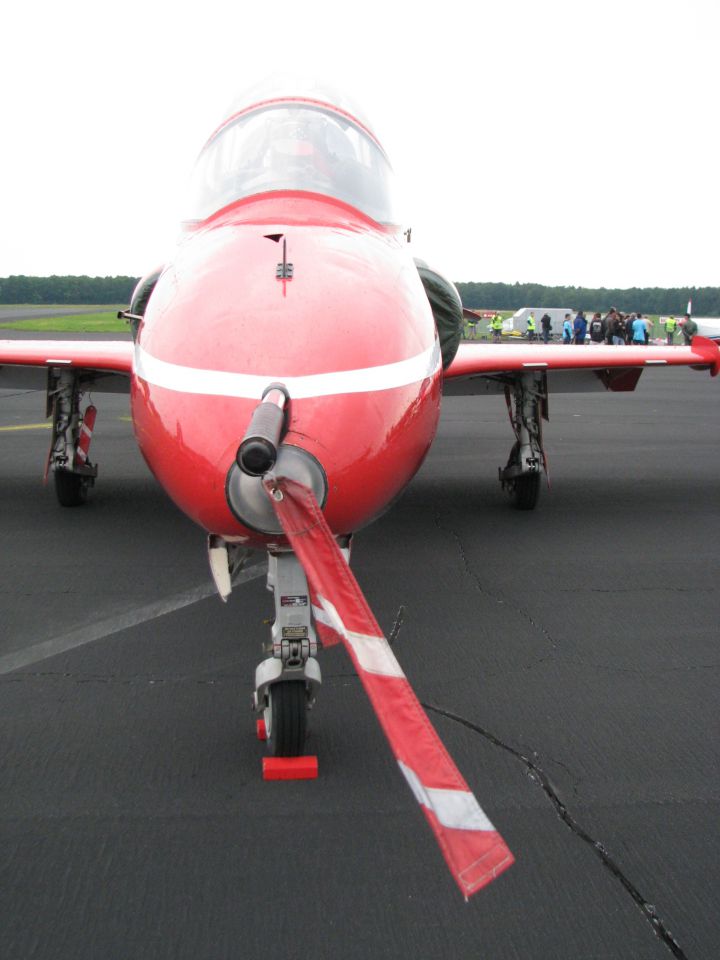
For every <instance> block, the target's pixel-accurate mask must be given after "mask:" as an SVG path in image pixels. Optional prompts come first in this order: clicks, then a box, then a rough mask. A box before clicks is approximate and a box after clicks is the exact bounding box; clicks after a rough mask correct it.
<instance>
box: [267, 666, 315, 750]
mask: <svg viewBox="0 0 720 960" xmlns="http://www.w3.org/2000/svg"><path fill="white" fill-rule="evenodd" d="M265 729H266V731H267V738H268V743H269V745H270V751H271V753H272V754H273V756H275V757H300V756H302V753H303V748H304V746H305V737H306V735H307V694H306V692H305V682H304V681H303V680H281V681H279V682H278V683H273V684H272V686H271V687H270V689H269V690H268V706H267V708H266V710H265Z"/></svg>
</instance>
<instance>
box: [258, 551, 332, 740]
mask: <svg viewBox="0 0 720 960" xmlns="http://www.w3.org/2000/svg"><path fill="white" fill-rule="evenodd" d="M267 586H268V590H270V591H272V593H273V594H274V597H275V620H274V622H273V625H272V630H271V638H270V652H271V653H272V655H271V656H270V657H268V658H267V659H266V660H263V661H262V663H261V664H260V665H259V666H258V668H257V670H256V671H255V688H256V689H255V693H254V695H253V705H254V708H255V710H256V712H257V713H260V714H262V717H263V720H264V722H265V734H266V736H267V740H268V744H269V747H270V752H271V753H272V754H273V756H275V757H299V756H302V754H303V752H304V746H305V738H306V735H307V712H308V710H309V709H310V708H311V707H312V705H313V703H314V702H315V697H316V694H317V691H318V689H319V687H320V684H321V682H322V677H321V673H320V665H319V663H318V662H317V660H316V659H315V657H316V655H317V651H318V646H319V644H318V640H317V637H316V635H315V628H314V626H313V623H312V607H311V602H310V592H309V590H308V585H307V580H306V578H305V573H304V571H303V569H302V567H301V566H300V563H299V562H298V560H297V558H296V557H295V554H294V553H292V552H290V551H287V552H284V553H269V554H268V579H267Z"/></svg>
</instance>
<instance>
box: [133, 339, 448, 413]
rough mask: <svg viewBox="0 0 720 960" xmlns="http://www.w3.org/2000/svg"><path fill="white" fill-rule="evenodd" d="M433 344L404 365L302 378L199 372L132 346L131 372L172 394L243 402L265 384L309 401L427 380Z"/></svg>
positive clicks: (434, 357)
mask: <svg viewBox="0 0 720 960" xmlns="http://www.w3.org/2000/svg"><path fill="white" fill-rule="evenodd" d="M440 363H441V357H440V346H439V344H438V341H437V340H436V341H435V343H434V344H433V345H432V346H431V347H428V349H427V350H423V352H422V353H418V354H416V355H415V356H414V357H408V359H407V360H399V361H397V362H396V363H386V364H383V365H382V366H377V367H364V368H362V369H360V370H337V371H332V372H331V373H312V374H307V375H306V376H302V377H296V376H285V375H284V374H282V373H278V372H273V373H267V374H257V373H230V372H228V371H224V370H201V369H199V368H197V367H185V366H181V365H180V364H177V363H168V362H167V361H166V360H159V359H158V358H157V357H153V356H152V355H151V354H149V353H148V352H147V350H143V348H142V347H141V346H139V345H138V346H136V347H135V373H136V375H137V376H138V377H140V379H141V380H145V381H147V383H152V384H154V385H155V386H158V387H164V388H165V389H166V390H175V391H176V392H178V393H199V394H205V395H208V396H214V397H243V398H246V399H248V400H260V398H261V397H262V394H263V391H264V390H265V388H266V387H267V386H268V384H270V383H282V384H284V385H285V386H286V387H287V389H288V392H289V394H290V396H291V397H292V398H293V400H303V399H307V398H309V397H331V396H334V395H336V394H342V393H373V392H375V391H377V390H392V389H393V388H395V387H406V386H408V385H409V384H411V383H419V382H420V381H422V380H425V379H426V378H427V377H431V376H433V375H434V374H436V373H437V371H438V370H439V369H440Z"/></svg>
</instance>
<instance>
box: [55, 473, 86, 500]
mask: <svg viewBox="0 0 720 960" xmlns="http://www.w3.org/2000/svg"><path fill="white" fill-rule="evenodd" d="M53 473H54V474H55V493H56V495H57V498H58V503H59V504H60V506H61V507H79V506H81V505H82V504H83V503H85V501H86V500H87V495H88V488H89V487H90V479H89V478H88V477H84V476H82V475H81V474H79V473H71V472H70V471H69V470H54V471H53Z"/></svg>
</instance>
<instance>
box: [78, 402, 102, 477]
mask: <svg viewBox="0 0 720 960" xmlns="http://www.w3.org/2000/svg"><path fill="white" fill-rule="evenodd" d="M96 417H97V409H96V408H95V407H94V406H93V405H92V404H90V406H89V407H88V408H87V410H86V411H85V413H84V414H83V421H82V426H81V427H80V436H79V437H78V442H77V447H76V449H75V456H76V457H77V459H78V460H79V461H80V463H82V464H86V463H87V461H88V453H89V452H90V441H91V440H92V433H93V427H94V426H95V418H96Z"/></svg>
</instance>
